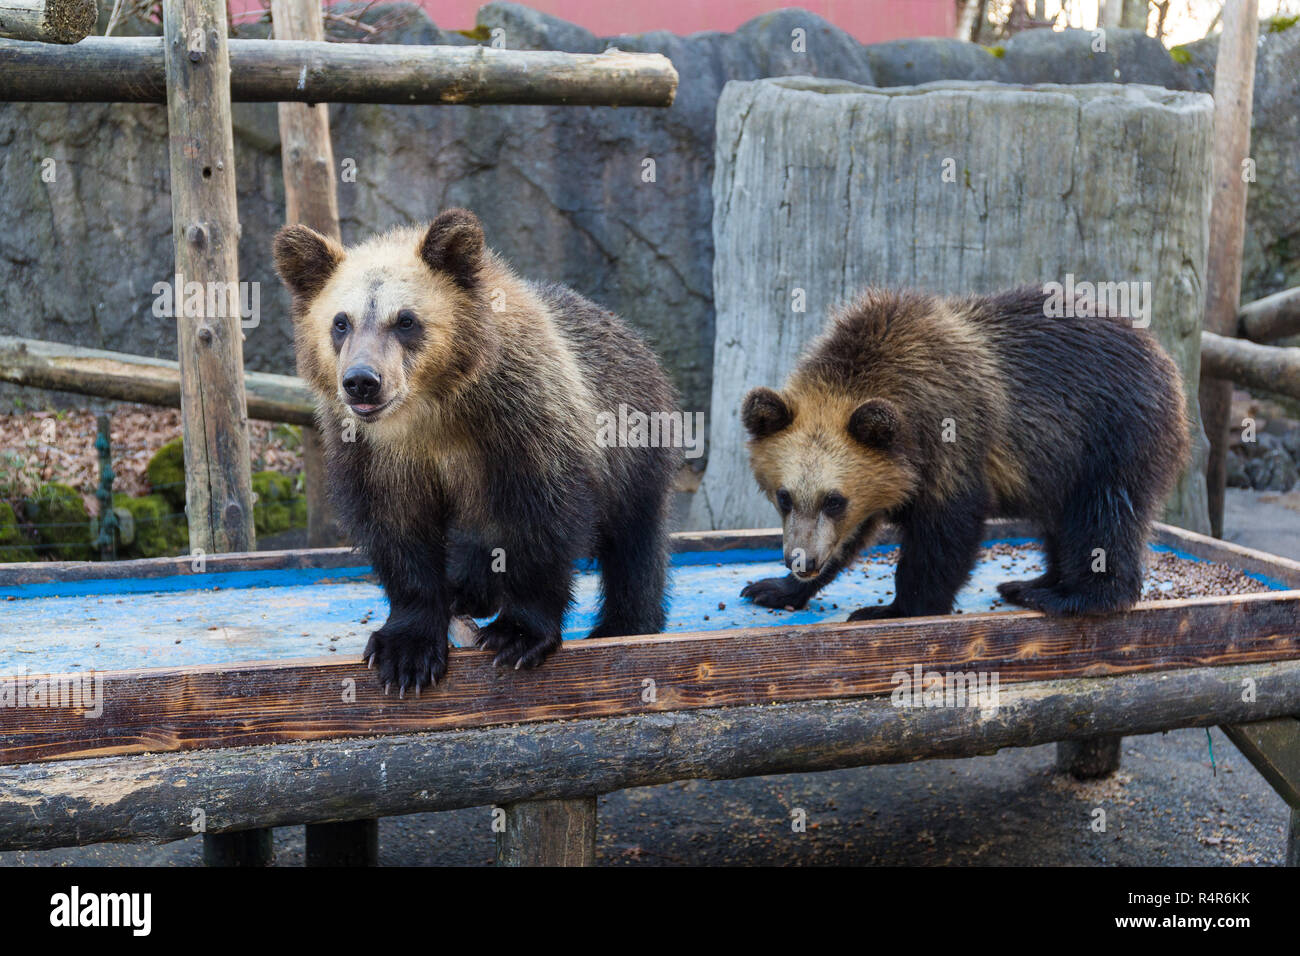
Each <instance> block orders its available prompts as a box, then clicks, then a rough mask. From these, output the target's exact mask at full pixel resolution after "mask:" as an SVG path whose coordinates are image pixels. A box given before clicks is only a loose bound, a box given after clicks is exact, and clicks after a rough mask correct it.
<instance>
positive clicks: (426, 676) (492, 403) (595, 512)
mask: <svg viewBox="0 0 1300 956" xmlns="http://www.w3.org/2000/svg"><path fill="white" fill-rule="evenodd" d="M275 265H276V270H277V271H278V272H279V274H280V277H281V278H282V279H283V280H284V282H285V284H286V285H287V286H288V287H289V290H290V291H291V292H292V294H293V320H294V339H295V345H296V349H297V356H298V369H299V372H300V373H301V374H302V376H303V377H304V378H305V379H306V380H307V382H308V383H309V384H310V386H311V387H312V389H313V390H314V392H315V393H316V396H317V420H318V421H319V423H320V430H321V434H322V436H323V441H324V446H325V455H326V466H327V471H328V476H329V480H330V483H331V487H330V492H331V497H332V500H333V502H334V505H335V507H336V508H337V511H338V514H339V517H340V519H341V522H342V524H343V526H344V528H345V530H346V531H347V532H348V534H349V535H350V536H351V539H352V541H353V542H354V543H355V544H357V545H358V546H359V547H361V548H362V549H364V551H365V552H366V553H367V554H368V556H369V558H370V560H371V562H372V564H373V566H374V569H375V573H376V574H377V576H378V577H379V580H380V582H381V583H382V584H383V586H384V590H385V592H386V594H387V596H388V602H389V605H390V611H389V615H388V620H387V621H386V622H385V623H384V625H383V627H381V628H380V629H379V630H377V631H375V632H374V633H373V634H372V635H371V637H370V642H369V644H367V645H366V649H365V659H366V661H367V662H368V663H369V664H370V666H371V667H372V668H373V669H375V670H376V671H377V673H378V677H379V681H380V683H381V684H382V685H383V686H384V687H385V688H386V689H387V688H389V687H395V688H397V689H398V692H399V694H404V693H405V691H407V690H414V691H415V692H417V693H418V692H419V689H420V687H421V686H429V685H432V684H436V683H437V682H438V681H439V680H440V679H441V678H442V677H443V675H444V674H445V673H446V670H447V629H448V625H449V622H450V619H451V618H452V617H453V616H459V615H468V616H472V617H480V618H482V617H490V616H492V615H493V614H495V615H496V618H495V620H493V621H492V622H491V623H490V624H488V625H486V626H485V627H484V628H483V629H482V630H481V631H479V632H478V642H479V644H480V645H481V646H482V647H485V648H487V649H488V650H490V651H492V652H493V653H494V654H495V655H496V663H497V664H498V665H503V666H509V667H516V668H518V667H534V666H536V665H537V664H539V663H541V662H542V660H543V659H544V658H545V657H546V656H547V655H548V654H550V653H551V652H552V651H554V650H555V649H556V648H558V647H559V646H560V632H561V624H562V621H563V618H564V614H565V611H566V610H567V608H568V607H569V604H570V602H571V600H572V587H573V574H574V562H575V561H576V560H577V559H579V558H582V557H584V556H594V557H595V558H596V559H597V561H598V562H599V566H600V571H601V585H602V603H601V610H600V616H599V619H598V622H597V625H596V628H595V630H593V631H592V634H591V636H593V637H596V636H608V635H619V634H643V633H653V632H656V631H660V630H662V629H663V624H664V582H665V573H666V567H667V553H668V552H667V534H666V518H667V503H668V497H669V494H670V491H671V487H672V481H673V476H674V474H675V472H676V469H677V467H678V457H679V456H680V454H681V452H680V451H679V450H675V449H671V448H664V447H646V446H645V443H641V444H640V445H639V446H636V445H633V444H632V443H628V442H609V441H606V440H602V439H601V438H600V429H599V427H598V419H599V417H601V416H603V415H617V414H618V411H619V406H620V405H626V406H627V407H628V408H629V409H633V410H640V411H641V412H643V413H644V414H647V415H648V414H653V413H671V412H672V410H673V409H674V408H675V407H676V396H675V393H674V391H673V388H672V386H671V385H670V384H669V382H668V380H667V378H666V377H665V375H664V372H663V370H662V369H661V368H660V366H659V363H658V361H657V360H656V358H655V356H654V354H653V353H652V352H651V351H650V349H649V348H648V347H647V346H646V344H645V343H644V342H643V341H642V340H641V339H640V337H639V336H638V335H637V334H636V333H634V332H633V331H632V330H631V329H630V328H629V327H628V326H626V325H625V324H624V323H623V322H622V321H620V320H619V319H618V318H617V317H615V316H614V315H612V314H611V313H609V312H607V311H605V310H603V309H601V308H599V307H598V306H596V305H594V304H593V303H591V302H589V301H588V300H586V299H584V298H583V297H582V296H580V295H578V294H577V293H576V292H573V291H571V290H569V289H567V288H564V287H562V286H559V285H549V284H535V283H532V282H529V281H526V280H524V279H521V278H519V277H518V276H516V275H515V273H514V272H513V271H511V269H510V267H509V266H508V265H507V264H506V263H505V262H504V261H503V260H502V259H501V258H499V257H498V256H497V255H496V254H495V253H493V252H491V251H489V250H487V249H486V248H485V247H484V239H483V230H482V227H481V226H480V225H479V221H478V219H477V218H476V217H475V216H474V214H473V213H471V212H468V211H466V210H463V209H453V210H449V211H447V212H444V213H443V214H442V215H440V216H438V218H437V219H435V220H434V221H433V223H432V224H431V225H429V226H428V227H427V228H407V229H397V230H394V231H392V232H389V233H387V234H385V235H381V236H377V237H375V238H372V239H370V240H369V241H367V242H365V243H363V244H361V245H359V246H356V247H353V248H349V249H346V250H345V249H343V248H342V247H341V246H339V245H338V244H337V243H335V242H333V241H331V240H329V239H327V238H325V237H324V236H321V235H319V234H318V233H315V232H313V231H312V230H310V229H308V228H307V227H305V226H287V227H285V228H284V229H281V230H280V232H279V233H278V234H277V235H276V237H275ZM607 446H608V447H607ZM615 446H616V447H615Z"/></svg>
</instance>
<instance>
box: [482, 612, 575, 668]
mask: <svg viewBox="0 0 1300 956" xmlns="http://www.w3.org/2000/svg"><path fill="white" fill-rule="evenodd" d="M477 640H478V646H479V647H481V648H483V649H484V650H486V651H491V652H492V653H493V654H495V655H496V657H494V658H493V659H492V663H493V664H495V665H496V666H497V667H512V668H514V669H515V670H526V669H529V668H533V667H536V666H537V665H538V664H540V663H542V661H544V660H546V658H548V657H550V656H551V654H552V653H553V652H554V651H555V650H556V649H557V648H558V647H559V646H560V632H559V630H558V629H556V631H555V633H554V634H547V635H539V634H537V633H536V632H534V631H532V630H530V629H528V628H525V627H522V626H521V625H519V624H518V623H517V622H515V621H511V620H508V619H505V618H501V617H498V618H497V619H496V620H495V621H493V622H492V623H491V624H489V625H487V626H486V627H484V628H482V629H481V630H480V631H479V632H478V639H477Z"/></svg>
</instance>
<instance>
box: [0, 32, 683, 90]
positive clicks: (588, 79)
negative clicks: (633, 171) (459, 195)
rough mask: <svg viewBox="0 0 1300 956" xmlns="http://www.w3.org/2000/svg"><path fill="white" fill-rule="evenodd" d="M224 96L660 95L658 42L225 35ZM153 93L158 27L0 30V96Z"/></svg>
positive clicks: (668, 84)
mask: <svg viewBox="0 0 1300 956" xmlns="http://www.w3.org/2000/svg"><path fill="white" fill-rule="evenodd" d="M229 49H230V98H231V100H233V101H235V102H281V103H393V104H404V105H409V106H414V105H419V104H463V105H470V104H480V103H517V104H544V105H557V106H671V105H672V102H673V98H674V96H675V95H676V93H677V71H676V70H675V69H674V68H673V65H672V62H671V61H670V60H669V59H668V58H667V57H665V56H662V55H660V54H658V53H624V52H622V51H619V50H608V51H606V52H605V53H556V52H551V51H525V50H494V49H491V48H487V47H480V46H412V45H403V44H379V43H326V42H317V41H310V40H230V41H229ZM6 101H7V102H21V101H27V102H70V103H92V102H99V103H165V102H166V101H167V78H166V75H165V65H164V57H163V40H162V37H87V38H86V39H85V40H83V41H81V42H80V43H78V44H77V45H76V46H75V47H61V46H52V45H49V44H44V43H23V42H21V41H16V40H0V102H6Z"/></svg>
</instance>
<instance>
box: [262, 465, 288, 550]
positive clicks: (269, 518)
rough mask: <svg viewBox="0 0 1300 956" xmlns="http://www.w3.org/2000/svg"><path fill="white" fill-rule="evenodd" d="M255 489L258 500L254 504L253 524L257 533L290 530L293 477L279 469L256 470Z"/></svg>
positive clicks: (275, 532) (276, 532) (274, 532)
mask: <svg viewBox="0 0 1300 956" xmlns="http://www.w3.org/2000/svg"><path fill="white" fill-rule="evenodd" d="M253 491H254V492H256V493H257V501H256V502H255V503H254V505H253V526H254V528H256V530H257V533H258V534H259V535H263V534H278V533H279V532H281V531H288V530H289V526H290V521H291V516H290V512H289V506H290V499H291V498H292V497H293V479H292V478H290V477H289V476H288V475H282V474H280V473H279V472H278V471H259V472H255V473H254V475H253Z"/></svg>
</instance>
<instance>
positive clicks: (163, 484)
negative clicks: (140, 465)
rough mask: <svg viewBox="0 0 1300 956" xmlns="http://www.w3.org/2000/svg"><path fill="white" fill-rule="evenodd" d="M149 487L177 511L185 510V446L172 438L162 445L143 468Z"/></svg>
mask: <svg viewBox="0 0 1300 956" xmlns="http://www.w3.org/2000/svg"><path fill="white" fill-rule="evenodd" d="M145 472H146V474H148V476H149V487H150V488H152V489H153V491H154V493H155V494H159V495H162V496H163V497H164V498H166V499H167V500H168V501H169V502H171V505H172V507H173V508H175V509H176V510H178V511H183V510H184V509H185V444H184V440H183V439H180V438H173V439H172V440H171V441H169V442H167V444H165V445H163V446H162V447H161V448H159V449H158V450H157V451H156V452H154V454H153V457H152V458H150V459H149V464H148V465H147V466H146V467H145Z"/></svg>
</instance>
